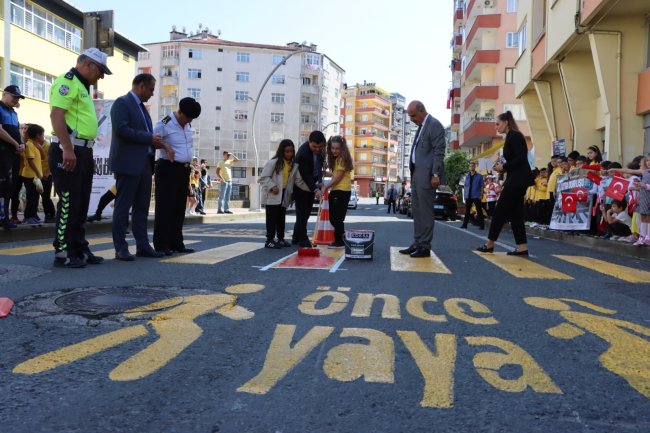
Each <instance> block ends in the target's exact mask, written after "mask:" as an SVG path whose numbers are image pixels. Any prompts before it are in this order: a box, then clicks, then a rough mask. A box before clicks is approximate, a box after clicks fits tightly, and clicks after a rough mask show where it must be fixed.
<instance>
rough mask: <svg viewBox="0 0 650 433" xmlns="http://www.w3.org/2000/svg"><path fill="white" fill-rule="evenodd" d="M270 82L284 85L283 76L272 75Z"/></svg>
mask: <svg viewBox="0 0 650 433" xmlns="http://www.w3.org/2000/svg"><path fill="white" fill-rule="evenodd" d="M271 82H272V83H273V84H284V75H273V77H272V78H271Z"/></svg>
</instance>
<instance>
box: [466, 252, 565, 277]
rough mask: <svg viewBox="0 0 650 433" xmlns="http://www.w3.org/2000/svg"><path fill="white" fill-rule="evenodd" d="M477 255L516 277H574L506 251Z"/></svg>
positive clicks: (477, 253) (478, 253)
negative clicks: (511, 254) (510, 254)
mask: <svg viewBox="0 0 650 433" xmlns="http://www.w3.org/2000/svg"><path fill="white" fill-rule="evenodd" d="M474 253H475V254H476V255H478V256H479V257H482V258H484V259H485V260H487V261H488V262H490V263H492V264H493V265H496V266H497V267H499V268H501V269H503V270H504V271H506V272H507V273H509V274H510V275H512V276H513V277H516V278H537V279H543V280H573V277H570V276H569V275H566V274H563V273H562V272H558V271H555V270H553V269H551V268H548V267H546V266H544V265H541V264H539V263H537V262H534V261H532V260H530V259H527V258H524V257H517V256H509V255H507V254H506V253H480V252H478V251H474Z"/></svg>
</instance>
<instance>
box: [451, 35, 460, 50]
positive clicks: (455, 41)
mask: <svg viewBox="0 0 650 433" xmlns="http://www.w3.org/2000/svg"><path fill="white" fill-rule="evenodd" d="M451 48H452V50H453V51H454V53H455V54H458V53H460V52H461V49H462V48H463V35H461V34H458V35H454V36H453V37H452V38H451Z"/></svg>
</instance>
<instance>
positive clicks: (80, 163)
mask: <svg viewBox="0 0 650 433" xmlns="http://www.w3.org/2000/svg"><path fill="white" fill-rule="evenodd" d="M106 60H107V56H106V54H105V53H103V52H101V51H100V50H98V49H97V48H88V49H87V50H85V51H84V52H83V53H82V54H81V55H80V56H79V57H78V58H77V66H76V67H74V68H72V69H70V71H68V72H67V73H65V74H63V75H61V76H59V77H58V78H57V79H56V80H55V81H54V83H52V88H51V90H50V119H51V120H52V129H53V130H54V135H56V137H54V138H53V139H52V144H51V146H50V152H49V165H50V171H51V172H52V181H53V183H54V188H55V190H56V193H57V194H58V196H59V203H58V205H57V212H56V232H55V234H54V243H53V245H54V251H55V258H54V266H57V267H65V268H81V267H84V266H86V263H90V264H99V263H101V262H103V261H104V259H103V258H102V257H98V256H95V255H93V254H92V253H91V252H90V250H89V249H88V241H86V230H85V226H84V223H85V221H86V215H87V214H88V204H89V202H90V192H91V188H92V181H93V171H94V160H93V149H92V148H93V145H94V140H95V137H96V136H97V128H98V122H97V115H96V113H95V105H94V103H93V98H92V95H91V94H90V86H91V85H97V80H99V79H101V78H104V75H105V74H106V75H111V71H110V69H108V66H107V65H106Z"/></svg>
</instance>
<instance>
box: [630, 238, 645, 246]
mask: <svg viewBox="0 0 650 433" xmlns="http://www.w3.org/2000/svg"><path fill="white" fill-rule="evenodd" d="M633 245H634V246H635V247H643V246H645V245H646V243H645V239H644V238H642V237H639V239H637V241H636V242H634V244H633Z"/></svg>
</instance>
